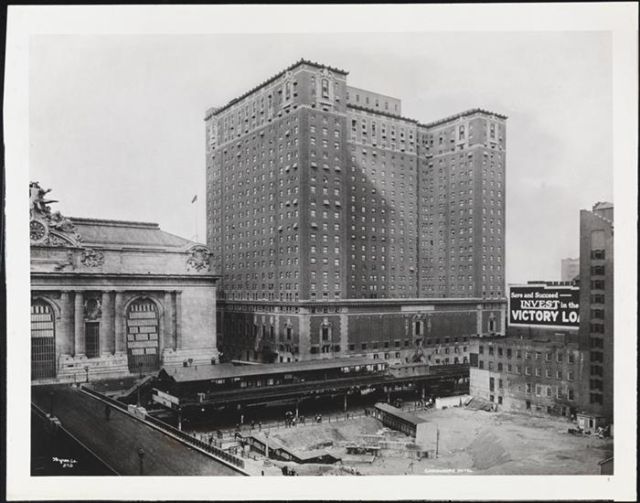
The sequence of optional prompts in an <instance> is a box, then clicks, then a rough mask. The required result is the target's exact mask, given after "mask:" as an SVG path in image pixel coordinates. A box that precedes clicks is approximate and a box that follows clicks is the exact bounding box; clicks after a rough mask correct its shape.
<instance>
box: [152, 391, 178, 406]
mask: <svg viewBox="0 0 640 503" xmlns="http://www.w3.org/2000/svg"><path fill="white" fill-rule="evenodd" d="M151 399H152V400H153V401H154V402H156V403H159V404H160V405H164V406H165V407H167V408H169V409H177V408H178V407H179V406H180V400H179V399H178V398H177V397H175V396H173V395H170V394H169V393H165V392H164V391H160V390H159V389H155V388H154V389H153V394H152V395H151Z"/></svg>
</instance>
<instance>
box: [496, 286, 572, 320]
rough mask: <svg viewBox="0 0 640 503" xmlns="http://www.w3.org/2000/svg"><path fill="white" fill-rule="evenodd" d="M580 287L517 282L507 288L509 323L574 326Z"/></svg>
mask: <svg viewBox="0 0 640 503" xmlns="http://www.w3.org/2000/svg"><path fill="white" fill-rule="evenodd" d="M579 324H580V288H579V287H577V286H555V285H544V284H538V285H517V286H511V287H510V288H509V325H514V326H525V327H526V326H529V327H531V326H537V327H558V328H578V326H579Z"/></svg>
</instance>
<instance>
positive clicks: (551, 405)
mask: <svg viewBox="0 0 640 503" xmlns="http://www.w3.org/2000/svg"><path fill="white" fill-rule="evenodd" d="M471 351H472V353H471V368H470V393H471V395H472V396H476V397H480V398H484V399H486V400H489V401H491V402H493V403H495V404H496V407H497V409H498V410H506V411H519V412H526V413H531V414H552V415H561V416H572V415H573V414H575V413H576V412H577V410H578V408H579V406H580V396H579V395H580V388H581V381H580V380H581V378H582V375H583V368H584V364H585V357H584V352H583V351H581V350H580V348H579V345H578V342H577V338H576V335H575V334H553V333H552V332H548V333H547V334H546V335H545V336H542V335H540V334H539V335H537V336H534V337H533V338H519V337H502V338H493V337H488V338H480V339H475V340H474V341H473V348H472V350H471Z"/></svg>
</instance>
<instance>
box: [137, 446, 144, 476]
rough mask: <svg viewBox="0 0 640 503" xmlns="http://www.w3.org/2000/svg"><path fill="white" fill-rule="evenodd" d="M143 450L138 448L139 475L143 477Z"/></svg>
mask: <svg viewBox="0 0 640 503" xmlns="http://www.w3.org/2000/svg"><path fill="white" fill-rule="evenodd" d="M143 459H144V449H143V448H142V447H138V461H139V466H140V475H144V464H143Z"/></svg>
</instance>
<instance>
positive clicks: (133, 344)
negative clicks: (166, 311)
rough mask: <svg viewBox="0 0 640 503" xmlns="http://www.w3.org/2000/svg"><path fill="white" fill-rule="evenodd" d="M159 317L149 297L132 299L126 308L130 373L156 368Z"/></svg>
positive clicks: (157, 364) (157, 360)
mask: <svg viewBox="0 0 640 503" xmlns="http://www.w3.org/2000/svg"><path fill="white" fill-rule="evenodd" d="M159 336H160V318H159V316H158V308H157V307H156V304H155V303H154V302H153V301H152V300H151V299H149V298H140V299H136V300H134V301H133V302H132V303H131V304H130V305H129V308H128V309H127V357H128V362H129V371H130V372H131V373H144V372H152V371H154V370H158V368H159V367H160V355H159V349H160V347H159Z"/></svg>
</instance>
